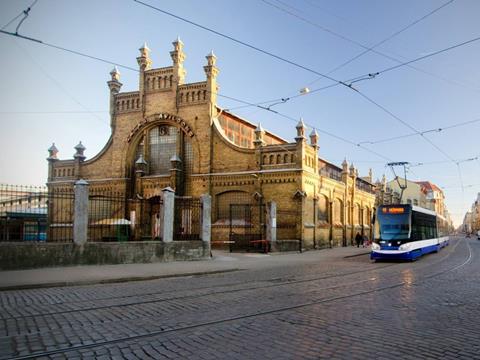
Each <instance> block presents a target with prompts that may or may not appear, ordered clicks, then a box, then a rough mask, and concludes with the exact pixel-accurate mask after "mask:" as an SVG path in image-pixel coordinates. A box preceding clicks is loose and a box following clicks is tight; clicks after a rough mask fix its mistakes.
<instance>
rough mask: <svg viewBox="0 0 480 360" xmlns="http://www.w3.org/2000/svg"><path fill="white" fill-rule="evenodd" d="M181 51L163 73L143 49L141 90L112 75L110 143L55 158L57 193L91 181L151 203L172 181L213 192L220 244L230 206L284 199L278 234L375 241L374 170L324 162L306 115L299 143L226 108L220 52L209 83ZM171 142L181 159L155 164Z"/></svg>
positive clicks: (336, 242)
mask: <svg viewBox="0 0 480 360" xmlns="http://www.w3.org/2000/svg"><path fill="white" fill-rule="evenodd" d="M173 47H174V48H173V50H172V51H171V52H170V55H171V57H172V65H171V66H169V67H164V68H157V69H152V68H151V61H150V58H149V49H148V48H147V47H146V46H144V47H142V48H141V49H140V56H139V57H138V58H137V61H138V63H139V90H138V91H134V92H128V93H122V92H120V89H121V85H122V84H121V83H120V74H119V72H118V71H117V70H113V71H112V72H111V80H110V81H109V82H108V86H109V89H110V95H111V96H110V109H111V111H110V112H111V128H112V134H111V137H110V139H109V140H108V142H107V144H106V145H105V147H104V148H103V150H101V151H100V153H99V154H97V155H96V156H94V157H93V158H91V159H89V160H84V156H83V151H82V150H81V149H80V150H77V154H76V157H75V159H73V160H57V159H56V158H55V157H54V158H52V159H50V161H49V179H48V186H49V188H50V190H52V191H54V192H55V191H56V192H58V191H62V189H68V188H71V187H72V186H73V183H74V181H75V180H77V179H80V178H81V179H85V180H87V181H88V182H89V184H90V191H91V192H96V191H98V192H101V191H116V192H118V193H121V194H123V195H124V196H125V198H126V199H135V198H144V199H149V198H152V197H154V196H158V195H160V194H161V190H162V189H163V188H165V187H167V186H170V187H172V188H173V189H175V190H176V193H177V194H178V195H182V196H192V197H199V196H201V195H202V194H210V195H211V197H212V240H213V241H223V240H228V238H229V233H230V231H232V227H233V228H235V226H234V225H232V223H231V222H230V219H229V216H227V215H226V211H228V210H229V202H238V203H244V202H248V203H250V204H252V206H255V205H256V204H259V205H261V204H267V203H269V202H272V201H274V202H275V203H276V205H277V212H278V213H277V220H276V221H277V238H278V240H295V239H296V240H301V241H302V244H303V247H304V248H314V247H316V248H322V247H328V246H341V245H346V244H350V243H351V241H352V239H353V238H354V236H355V234H356V233H357V232H360V233H363V234H365V235H366V236H367V237H371V217H372V216H371V215H372V214H373V211H374V206H375V195H374V187H373V184H372V180H371V174H370V176H369V177H365V178H360V177H359V176H358V172H357V170H356V169H355V168H354V167H353V166H351V167H350V168H349V166H348V163H347V162H346V161H345V162H344V163H343V164H342V166H341V167H337V166H335V165H333V164H331V163H329V162H327V161H325V160H323V159H321V158H319V157H318V151H319V147H318V145H319V144H318V135H317V134H316V132H315V131H314V132H312V133H311V134H310V135H309V139H307V136H306V134H305V131H306V129H305V126H304V125H303V122H302V121H300V122H299V124H298V125H297V128H296V132H295V133H294V134H295V135H296V137H295V141H294V142H292V143H289V142H287V141H285V140H283V139H281V138H279V137H278V136H276V135H274V134H272V133H270V132H268V131H265V130H263V129H262V128H261V126H256V125H253V124H251V123H250V122H248V121H247V120H244V119H241V118H240V117H238V116H236V115H235V114H232V113H230V112H228V111H225V110H222V109H221V108H219V107H218V106H217V96H216V93H217V91H218V86H217V81H216V79H217V75H218V69H217V67H216V57H215V55H214V54H213V53H211V54H209V55H208V56H207V57H206V58H207V64H206V65H205V66H204V70H205V74H206V80H205V81H202V82H196V83H185V70H184V68H183V61H184V59H185V54H184V52H183V43H182V42H181V41H180V40H177V41H175V42H173ZM292 130H293V129H292ZM152 134H153V135H152ZM155 134H158V136H157V137H155V136H154V135H155ZM172 134H173V135H172ZM175 134H177V135H175ZM173 138H175V139H177V140H175V142H173V140H172V139H173ZM169 139H170V140H169ZM168 141H171V146H172V148H171V149H172V151H173V153H174V154H175V155H176V156H178V159H177V160H178V162H175V161H174V160H175V159H173V158H172V159H168V160H167V162H168V164H166V165H165V164H162V163H160V162H159V163H158V164H156V163H155V164H154V162H155V161H157V160H158V159H163V161H164V162H165V155H164V154H163V153H162V151H163V150H162V149H167V148H168V146H170V145H165V144H170V143H169V142H168ZM162 146H163V147H162ZM159 149H160V150H159ZM169 149H170V148H169ZM173 149H174V150H173ZM140 154H142V157H143V158H142V159H140V160H144V163H143V162H142V161H139V155H140ZM155 157H156V158H155ZM155 159H157V160H155ZM170 160H172V161H170ZM157 162H158V161H157ZM155 167H157V168H158V169H159V170H158V171H157V173H154V171H152V169H153V168H155ZM162 168H163V169H167V168H168V171H163V172H162V170H161V169H162ZM172 168H176V169H177V170H172ZM132 210H133V211H134V210H135V209H134V208H130V209H128V211H126V216H127V217H128V216H129V214H131V211H132ZM139 216H144V215H143V214H142V213H141V212H140V211H139V212H137V215H136V217H139ZM138 220H139V219H138V218H137V221H138ZM232 222H233V221H232ZM240 225H241V224H239V226H240Z"/></svg>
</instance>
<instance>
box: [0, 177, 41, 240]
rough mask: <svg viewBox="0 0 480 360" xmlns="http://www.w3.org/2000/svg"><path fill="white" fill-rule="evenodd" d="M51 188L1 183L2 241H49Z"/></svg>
mask: <svg viewBox="0 0 480 360" xmlns="http://www.w3.org/2000/svg"><path fill="white" fill-rule="evenodd" d="M47 199H48V193H47V189H46V188H44V187H27V186H12V185H5V184H0V241H31V240H34V241H45V240H46V238H47V236H46V227H47Z"/></svg>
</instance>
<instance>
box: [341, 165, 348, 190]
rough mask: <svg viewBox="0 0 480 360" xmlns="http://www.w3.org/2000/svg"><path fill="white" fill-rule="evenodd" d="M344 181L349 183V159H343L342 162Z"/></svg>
mask: <svg viewBox="0 0 480 360" xmlns="http://www.w3.org/2000/svg"><path fill="white" fill-rule="evenodd" d="M342 181H343V182H344V183H345V185H347V184H348V161H347V159H346V158H345V159H343V162H342Z"/></svg>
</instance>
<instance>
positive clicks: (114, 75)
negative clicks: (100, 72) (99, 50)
mask: <svg viewBox="0 0 480 360" xmlns="http://www.w3.org/2000/svg"><path fill="white" fill-rule="evenodd" d="M110 75H111V76H112V81H119V80H120V71H119V70H118V68H117V66H116V65H115V67H114V68H113V69H112V71H110Z"/></svg>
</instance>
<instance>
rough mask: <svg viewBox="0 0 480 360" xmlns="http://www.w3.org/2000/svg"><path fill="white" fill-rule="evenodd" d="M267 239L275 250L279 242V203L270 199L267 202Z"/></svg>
mask: <svg viewBox="0 0 480 360" xmlns="http://www.w3.org/2000/svg"><path fill="white" fill-rule="evenodd" d="M267 217H268V218H267V241H268V242H269V243H270V248H271V249H272V250H275V245H276V243H277V203H276V202H275V201H270V202H268V203H267Z"/></svg>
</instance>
